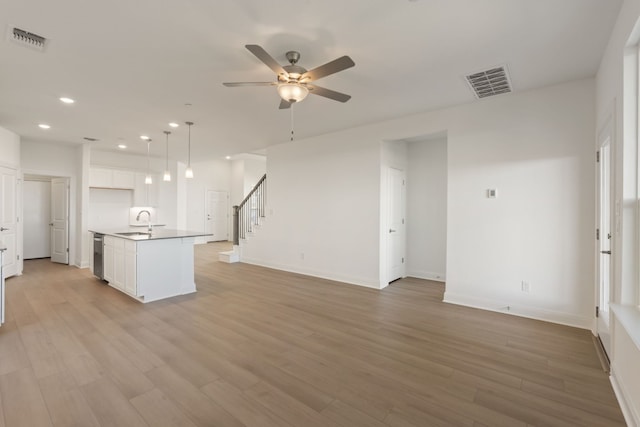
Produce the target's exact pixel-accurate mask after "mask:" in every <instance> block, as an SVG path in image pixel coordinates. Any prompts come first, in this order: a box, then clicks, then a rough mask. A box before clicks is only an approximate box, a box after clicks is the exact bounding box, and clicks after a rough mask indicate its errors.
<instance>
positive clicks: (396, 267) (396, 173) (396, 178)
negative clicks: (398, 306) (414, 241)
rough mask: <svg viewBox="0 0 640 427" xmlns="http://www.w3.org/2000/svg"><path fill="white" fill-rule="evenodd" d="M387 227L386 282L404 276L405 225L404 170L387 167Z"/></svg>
mask: <svg viewBox="0 0 640 427" xmlns="http://www.w3.org/2000/svg"><path fill="white" fill-rule="evenodd" d="M388 193H389V212H388V218H389V221H388V222H389V229H388V233H389V234H388V236H389V237H388V246H387V247H388V255H389V260H388V265H389V269H388V272H389V275H388V282H389V283H390V282H393V281H394V280H397V279H400V278H402V277H405V275H406V273H405V270H406V263H405V250H406V240H407V239H406V227H405V211H406V206H405V172H404V171H402V170H399V169H394V168H389V175H388Z"/></svg>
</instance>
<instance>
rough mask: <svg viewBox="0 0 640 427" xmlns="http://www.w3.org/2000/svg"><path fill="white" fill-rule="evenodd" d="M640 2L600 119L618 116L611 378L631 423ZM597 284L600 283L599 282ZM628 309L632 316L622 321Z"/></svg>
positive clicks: (615, 51) (635, 390)
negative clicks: (616, 212) (617, 207)
mask: <svg viewBox="0 0 640 427" xmlns="http://www.w3.org/2000/svg"><path fill="white" fill-rule="evenodd" d="M639 19H640V1H638V0H625V2H624V4H623V6H622V9H621V11H620V14H619V16H618V21H617V23H616V25H615V27H614V30H613V32H612V35H611V38H610V40H609V44H608V46H607V50H606V52H605V54H604V56H603V59H602V62H601V64H600V69H599V70H598V75H597V102H596V110H597V124H598V127H599V128H600V127H601V126H603V124H604V123H605V122H606V120H607V119H608V118H609V117H612V118H613V120H614V129H615V131H614V136H613V149H614V158H615V162H614V163H615V165H614V174H615V185H614V187H615V188H614V198H615V204H616V205H617V206H619V207H620V208H619V211H618V212H619V213H618V214H614V217H615V223H614V228H613V229H614V230H615V234H614V239H613V244H614V246H613V249H612V257H613V259H612V261H613V264H614V273H613V286H612V302H613V303H615V304H618V305H619V308H618V309H617V310H615V315H614V317H613V319H612V322H611V324H612V331H611V332H612V337H611V340H612V347H613V351H612V354H611V355H609V356H610V359H611V381H612V383H613V385H614V390H615V391H616V394H617V395H618V401H619V402H620V404H621V406H622V409H623V412H624V414H625V417H626V420H627V423H628V424H629V425H632V426H638V425H640V387H639V385H640V371H639V370H638V365H639V363H640V332H639V331H640V309H638V303H639V302H640V296H639V293H640V283H638V261H637V260H638V259H639V256H640V248H638V240H637V235H638V220H639V213H638V200H639V194H638V192H639V190H638V181H637V176H638V157H637V156H638V128H637V121H638V99H637V81H638V80H637V75H638V58H637V44H638V41H639V40H640V27H639V26H638V20H639ZM595 286H597V284H596V283H594V287H595ZM622 314H624V315H625V317H626V321H625V322H621V321H620V320H621V318H620V317H619V316H621V315H622Z"/></svg>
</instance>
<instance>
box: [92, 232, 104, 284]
mask: <svg viewBox="0 0 640 427" xmlns="http://www.w3.org/2000/svg"><path fill="white" fill-rule="evenodd" d="M103 252H104V234H101V233H93V274H94V275H95V276H96V277H98V278H99V279H100V280H104V257H103Z"/></svg>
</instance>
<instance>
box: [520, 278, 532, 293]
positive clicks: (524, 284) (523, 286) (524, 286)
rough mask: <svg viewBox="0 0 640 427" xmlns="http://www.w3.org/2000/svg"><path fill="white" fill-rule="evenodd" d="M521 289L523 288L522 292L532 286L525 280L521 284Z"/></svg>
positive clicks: (527, 290)
mask: <svg viewBox="0 0 640 427" xmlns="http://www.w3.org/2000/svg"><path fill="white" fill-rule="evenodd" d="M520 290H522V292H527V293H528V292H529V291H530V290H531V286H530V285H529V282H527V281H525V280H523V281H522V283H521V284H520Z"/></svg>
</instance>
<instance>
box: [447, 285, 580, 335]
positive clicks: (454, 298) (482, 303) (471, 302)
mask: <svg viewBox="0 0 640 427" xmlns="http://www.w3.org/2000/svg"><path fill="white" fill-rule="evenodd" d="M443 301H444V302H446V303H450V304H457V305H464V306H467V307H473V308H480V309H482V310H489V311H495V312H498V313H505V314H511V315H514V316H520V317H527V318H530V319H536V320H544V321H545V322H552V323H558V324H561V325H567V326H573V327H576V328H581V329H591V323H592V322H591V319H590V318H588V317H584V316H577V315H575V314H571V313H564V312H560V311H553V310H547V309H543V308H539V307H530V306H523V305H517V304H511V303H509V302H507V301H502V302H501V301H495V300H493V299H487V298H480V297H476V296H468V295H460V294H454V293H451V292H446V291H445V293H444V299H443Z"/></svg>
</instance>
